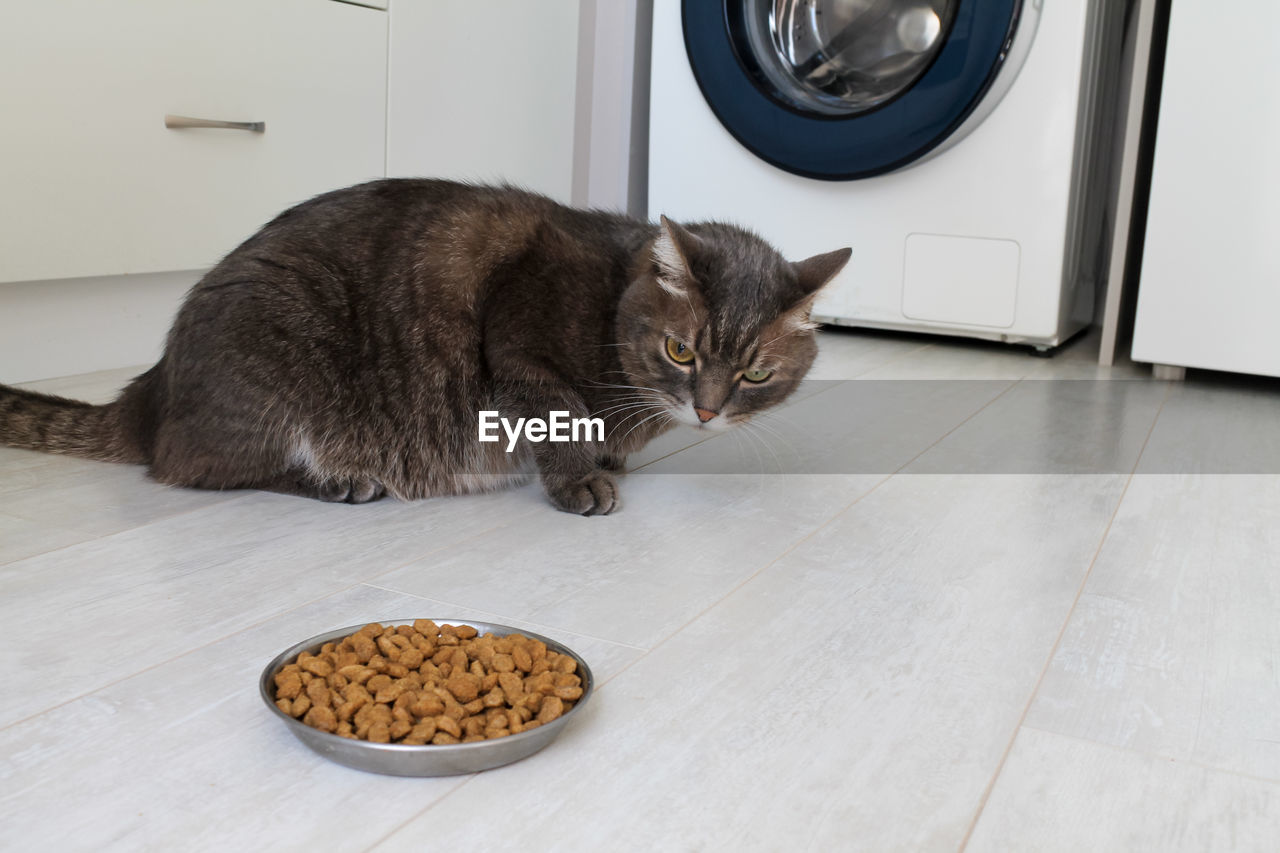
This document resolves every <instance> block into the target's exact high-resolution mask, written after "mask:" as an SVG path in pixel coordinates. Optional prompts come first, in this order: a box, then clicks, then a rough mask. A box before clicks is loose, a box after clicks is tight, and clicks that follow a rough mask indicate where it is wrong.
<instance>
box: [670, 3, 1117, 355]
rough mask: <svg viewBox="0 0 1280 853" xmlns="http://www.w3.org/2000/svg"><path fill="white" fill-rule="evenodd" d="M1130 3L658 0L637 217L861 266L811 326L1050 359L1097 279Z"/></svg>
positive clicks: (1088, 311) (1077, 323) (1084, 313)
mask: <svg viewBox="0 0 1280 853" xmlns="http://www.w3.org/2000/svg"><path fill="white" fill-rule="evenodd" d="M1131 5H1132V4H1131V3H1129V2H1127V0H1051V2H1044V0H684V2H680V0H656V2H655V7H654V21H653V26H654V31H653V54H652V66H651V80H650V82H651V91H650V104H651V106H650V136H649V182H650V183H649V210H650V213H651V215H653V216H654V217H656V216H657V215H658V214H659V213H665V214H666V215H668V216H670V217H672V218H674V219H676V220H678V221H679V220H686V221H698V220H708V219H710V220H721V221H731V222H735V223H737V224H740V225H744V226H746V227H749V228H751V229H752V230H754V231H756V232H758V233H759V234H761V236H763V237H765V238H766V239H767V240H769V241H770V242H772V243H774V244H775V245H776V246H778V247H779V248H780V249H781V250H782V251H783V252H784V254H786V255H787V256H789V257H794V258H802V257H808V256H809V255H812V254H816V253H818V252H823V251H829V250H831V249H836V248H840V247H842V246H850V247H852V249H853V258H852V260H851V261H850V263H849V264H848V265H847V266H846V267H845V270H844V271H843V272H842V273H841V275H840V276H839V277H838V278H837V279H836V280H835V281H834V282H832V283H831V284H830V285H828V287H827V288H826V290H825V291H824V292H823V294H822V296H821V297H820V299H819V300H818V302H817V304H816V305H815V309H814V316H815V318H816V319H818V320H820V321H823V322H827V323H834V324H840V325H851V326H867V327H878V328H888V329H903V330H912V331H925V332H936V333H942V334H949V335H963V336H971V337H977V338H986V339H991V340H998V341H1006V342H1010V343H1020V344H1030V345H1033V346H1036V347H1037V348H1039V349H1042V350H1045V349H1050V348H1053V347H1055V346H1057V345H1058V344H1060V343H1062V342H1063V341H1064V340H1066V339H1067V338H1068V337H1070V336H1071V335H1072V334H1074V333H1075V332H1077V331H1079V330H1080V329H1082V328H1084V327H1085V326H1087V325H1089V324H1090V323H1091V322H1092V320H1093V317H1094V306H1095V303H1096V302H1097V301H1098V296H1097V294H1098V291H1099V289H1100V287H1101V286H1102V284H1103V283H1104V282H1103V277H1104V275H1105V271H1106V268H1107V264H1106V260H1107V257H1106V255H1107V249H1108V246H1109V239H1108V238H1109V233H1110V223H1109V222H1108V219H1107V212H1108V210H1109V208H1110V205H1109V203H1108V202H1109V199H1110V197H1111V193H1110V188H1111V181H1112V177H1113V173H1112V169H1111V160H1110V157H1109V156H1108V155H1109V154H1110V151H1111V146H1112V144H1113V142H1114V131H1115V127H1116V120H1117V115H1116V113H1117V110H1118V107H1119V103H1120V97H1121V95H1122V88H1123V87H1122V85H1121V80H1120V77H1121V74H1120V66H1121V55H1122V48H1123V37H1124V30H1125V24H1126V20H1127V17H1128V12H1129V10H1130V8H1131Z"/></svg>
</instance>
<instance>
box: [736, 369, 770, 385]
mask: <svg viewBox="0 0 1280 853" xmlns="http://www.w3.org/2000/svg"><path fill="white" fill-rule="evenodd" d="M772 375H773V371H772V370H761V369H759V368H756V369H755V370H746V371H743V373H742V378H743V379H745V380H747V381H748V382H763V381H765V380H766V379H768V378H769V377H770V376H772Z"/></svg>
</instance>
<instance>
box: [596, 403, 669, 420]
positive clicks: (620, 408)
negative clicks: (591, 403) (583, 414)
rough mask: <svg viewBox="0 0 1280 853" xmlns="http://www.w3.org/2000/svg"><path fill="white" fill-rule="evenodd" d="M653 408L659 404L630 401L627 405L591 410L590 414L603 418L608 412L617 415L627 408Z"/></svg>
mask: <svg viewBox="0 0 1280 853" xmlns="http://www.w3.org/2000/svg"><path fill="white" fill-rule="evenodd" d="M653 408H659V404H657V403H652V402H645V403H630V404H627V405H625V406H613V407H611V408H608V409H601V410H600V411H598V412H592V413H591V414H592V416H593V417H597V418H603V417H605V416H606V415H609V414H612V415H613V416H614V417H618V416H620V415H621V414H622V413H623V412H625V411H627V410H629V409H653Z"/></svg>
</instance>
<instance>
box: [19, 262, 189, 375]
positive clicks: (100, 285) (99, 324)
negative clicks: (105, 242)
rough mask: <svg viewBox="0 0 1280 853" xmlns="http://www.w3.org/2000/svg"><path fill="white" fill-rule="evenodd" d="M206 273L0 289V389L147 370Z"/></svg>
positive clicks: (37, 283) (55, 282)
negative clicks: (0, 384) (128, 369)
mask: <svg viewBox="0 0 1280 853" xmlns="http://www.w3.org/2000/svg"><path fill="white" fill-rule="evenodd" d="M203 274H204V273H203V271H201V270H189V271H182V272H165V273H147V274H143V275H121V276H104V277H95V278H71V279H58V280H53V281H24V282H13V283H8V284H0V382H3V383H6V384H12V383H14V382H33V381H36V380H39V379H52V378H55V377H59V376H71V375H74V374H78V373H90V372H92V371H97V370H108V369H111V368H117V367H128V366H131V365H138V364H150V363H152V362H154V361H155V360H156V359H158V358H159V357H160V353H161V351H162V350H163V348H164V338H165V335H166V334H167V333H168V331H169V326H170V325H171V324H172V322H173V317H174V314H175V313H176V312H177V310H178V306H179V305H180V304H181V302H182V298H183V296H184V295H185V294H186V292H187V291H188V290H189V289H190V288H191V286H192V285H193V284H195V283H196V281H198V280H199V278H200V276H201V275H203Z"/></svg>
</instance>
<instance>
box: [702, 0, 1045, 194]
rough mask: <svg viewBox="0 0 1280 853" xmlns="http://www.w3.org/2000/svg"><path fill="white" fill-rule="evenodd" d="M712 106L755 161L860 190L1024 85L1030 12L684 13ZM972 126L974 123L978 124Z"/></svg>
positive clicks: (749, 0) (887, 1)
mask: <svg viewBox="0 0 1280 853" xmlns="http://www.w3.org/2000/svg"><path fill="white" fill-rule="evenodd" d="M681 19H682V24H683V30H684V41H685V49H686V51H687V53H688V56H689V65H690V68H691V69H692V70H693V76H694V79H695V80H696V81H697V84H698V87H699V88H700V89H701V90H702V94H703V97H704V98H705V99H706V101H707V105H708V106H710V107H711V110H712V112H713V113H714V114H715V116H716V118H718V119H719V120H720V123H721V124H722V125H724V127H725V129H726V130H728V131H729V133H730V134H732V135H733V137H734V138H735V139H737V140H738V141H739V142H741V143H742V145H743V146H745V147H746V148H747V149H748V150H750V151H751V152H752V153H753V154H755V155H756V156H758V157H760V158H761V159H763V160H764V161H766V162H768V163H771V164H773V165H775V166H777V167H779V168H781V169H785V170H787V171H788V172H793V173H795V174H797V175H802V176H804V177H809V178H818V179H820V180H828V181H849V180H857V179H861V178H870V177H875V176H876V175H883V174H885V173H887V172H893V171H895V170H898V169H902V168H905V167H907V166H910V165H912V164H915V163H919V162H922V161H923V160H924V159H927V158H928V157H929V156H931V152H935V151H938V150H943V149H945V147H946V146H949V145H951V144H955V140H957V139H960V138H963V136H964V135H965V133H967V132H969V130H970V129H972V128H973V127H975V126H976V123H980V122H981V121H982V119H983V118H984V117H985V116H986V115H987V114H988V113H989V111H990V110H991V109H993V108H994V105H995V104H996V103H998V102H999V100H1000V98H1001V97H1002V95H1003V93H1004V92H1005V91H1007V90H1008V87H1009V86H1010V85H1012V82H1013V79H1014V78H1015V77H1016V76H1017V71H1018V66H1019V65H1020V63H1021V62H1022V60H1023V59H1024V58H1025V57H1026V55H1027V52H1028V50H1029V49H1030V45H1031V41H1032V37H1033V35H1034V33H1035V29H1036V22H1037V21H1038V20H1039V11H1038V7H1037V5H1036V4H1035V3H1028V2H1026V0H718V2H717V0H682V3H681ZM971 117H972V118H973V121H972V122H971V121H970V118H971Z"/></svg>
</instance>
